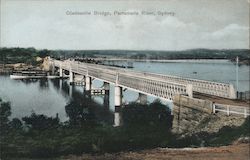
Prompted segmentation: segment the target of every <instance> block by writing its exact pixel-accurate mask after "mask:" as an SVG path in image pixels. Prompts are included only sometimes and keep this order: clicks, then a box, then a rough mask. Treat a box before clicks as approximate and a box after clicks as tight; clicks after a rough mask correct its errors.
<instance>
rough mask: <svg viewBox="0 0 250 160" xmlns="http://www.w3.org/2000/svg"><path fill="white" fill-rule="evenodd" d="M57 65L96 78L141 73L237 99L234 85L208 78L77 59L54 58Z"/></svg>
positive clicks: (110, 78) (146, 76) (143, 75)
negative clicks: (147, 71)
mask: <svg viewBox="0 0 250 160" xmlns="http://www.w3.org/2000/svg"><path fill="white" fill-rule="evenodd" d="M54 62H55V65H56V66H58V67H60V65H61V67H62V68H63V69H67V70H69V69H70V66H71V69H72V71H73V72H75V73H79V74H80V73H81V74H87V72H88V74H89V75H92V76H94V77H96V78H100V77H101V78H102V79H104V80H106V81H109V82H112V83H114V82H115V79H116V74H117V73H127V74H131V75H140V77H144V78H150V79H152V78H153V79H156V80H161V81H165V82H169V83H170V82H171V83H175V84H182V85H185V86H186V85H188V84H191V85H192V89H193V91H195V92H198V93H205V94H208V95H214V96H219V97H223V98H229V99H235V98H236V94H235V93H236V92H235V90H234V87H233V85H231V84H227V83H219V82H212V81H206V80H198V79H191V78H183V77H178V76H171V75H163V74H155V73H145V72H140V71H133V70H128V69H121V68H116V67H110V66H104V65H97V64H90V63H81V62H76V61H63V62H62V61H57V60H54Z"/></svg>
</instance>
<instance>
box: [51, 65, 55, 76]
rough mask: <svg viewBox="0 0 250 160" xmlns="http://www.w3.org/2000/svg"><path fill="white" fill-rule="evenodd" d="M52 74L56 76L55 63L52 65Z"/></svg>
mask: <svg viewBox="0 0 250 160" xmlns="http://www.w3.org/2000/svg"><path fill="white" fill-rule="evenodd" d="M51 74H52V75H55V62H52V63H51Z"/></svg>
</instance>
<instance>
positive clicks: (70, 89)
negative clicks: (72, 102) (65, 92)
mask: <svg viewBox="0 0 250 160" xmlns="http://www.w3.org/2000/svg"><path fill="white" fill-rule="evenodd" d="M72 95H73V86H72V85H69V97H70V98H72Z"/></svg>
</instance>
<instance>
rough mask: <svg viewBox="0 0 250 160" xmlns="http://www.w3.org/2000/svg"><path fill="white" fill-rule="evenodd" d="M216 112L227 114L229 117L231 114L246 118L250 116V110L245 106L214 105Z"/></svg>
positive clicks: (214, 111)
mask: <svg viewBox="0 0 250 160" xmlns="http://www.w3.org/2000/svg"><path fill="white" fill-rule="evenodd" d="M216 111H220V112H225V113H226V114H227V115H228V116H229V115H230V114H240V115H244V117H245V118H246V117H247V116H249V115H250V113H249V112H250V108H248V107H243V106H233V105H225V104H217V103H215V104H213V113H216Z"/></svg>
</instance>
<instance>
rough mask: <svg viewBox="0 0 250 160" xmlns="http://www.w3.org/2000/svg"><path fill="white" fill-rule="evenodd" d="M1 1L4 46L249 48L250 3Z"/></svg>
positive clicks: (214, 0)
mask: <svg viewBox="0 0 250 160" xmlns="http://www.w3.org/2000/svg"><path fill="white" fill-rule="evenodd" d="M0 1H1V8H0V9H1V11H0V15H1V16H0V18H1V24H0V33H1V35H0V40H1V41H0V46H1V47H35V48H37V49H67V50H79V49H80V50H93V49H94V50H102V49H121V50H185V49H193V48H209V49H249V3H250V2H249V0H82V1H79V0H52V1H42V0H0ZM103 12H105V13H106V14H108V15H104V14H103ZM146 12H147V13H150V14H149V15H148V14H145V13H146ZM89 13H90V15H89ZM95 13H98V14H96V15H95ZM118 13H120V14H118ZM135 14H136V15H135Z"/></svg>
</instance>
